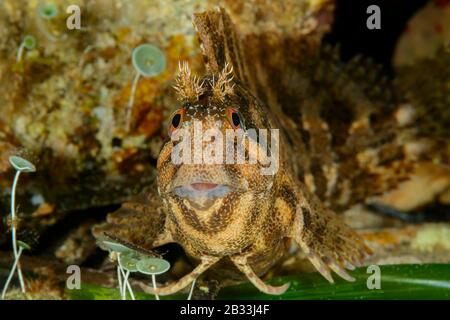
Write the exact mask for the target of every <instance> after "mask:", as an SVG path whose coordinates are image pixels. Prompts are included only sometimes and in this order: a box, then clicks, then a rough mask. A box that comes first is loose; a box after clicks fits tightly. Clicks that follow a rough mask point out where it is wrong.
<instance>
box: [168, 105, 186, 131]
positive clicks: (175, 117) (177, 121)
mask: <svg viewBox="0 0 450 320" xmlns="http://www.w3.org/2000/svg"><path fill="white" fill-rule="evenodd" d="M183 115H184V108H181V109H178V110H177V111H175V112H174V113H173V114H172V119H171V120H170V127H169V134H172V133H173V132H174V131H175V130H176V129H178V128H179V127H180V125H181V122H182V121H183Z"/></svg>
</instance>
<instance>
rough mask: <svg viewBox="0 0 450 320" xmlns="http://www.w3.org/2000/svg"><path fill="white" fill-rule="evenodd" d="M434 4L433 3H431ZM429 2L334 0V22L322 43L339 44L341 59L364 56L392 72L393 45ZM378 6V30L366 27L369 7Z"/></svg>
mask: <svg viewBox="0 0 450 320" xmlns="http://www.w3.org/2000/svg"><path fill="white" fill-rule="evenodd" d="M430 1H433V0H430ZM427 2H428V0H336V15H335V22H334V26H333V28H332V31H331V33H329V34H328V35H327V36H326V37H325V41H326V42H329V43H332V44H337V43H340V44H341V54H342V58H343V59H344V60H348V59H349V58H351V57H353V56H355V55H356V54H359V53H361V54H363V55H364V56H368V57H372V58H373V59H374V60H375V61H376V62H378V63H381V64H383V65H384V67H385V68H386V71H388V72H391V71H392V69H391V60H392V56H393V54H394V50H395V45H396V43H397V40H398V38H399V36H400V35H401V33H402V32H403V30H404V28H405V25H406V23H407V22H408V20H409V19H410V18H411V17H412V16H413V15H414V14H415V13H416V12H417V11H418V10H420V9H421V8H422V7H424V6H425V5H426V4H427ZM373 4H374V5H378V6H379V7H380V10H381V29H379V30H377V29H374V30H369V29H368V28H367V27H366V21H367V18H368V17H369V16H370V14H367V13H366V10H367V7H368V6H370V5H373Z"/></svg>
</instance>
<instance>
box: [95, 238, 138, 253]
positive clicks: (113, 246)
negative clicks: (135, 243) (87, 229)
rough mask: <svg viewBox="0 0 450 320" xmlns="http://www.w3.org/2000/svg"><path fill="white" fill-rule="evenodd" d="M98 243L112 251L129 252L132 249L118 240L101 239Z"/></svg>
mask: <svg viewBox="0 0 450 320" xmlns="http://www.w3.org/2000/svg"><path fill="white" fill-rule="evenodd" d="M100 245H103V247H106V249H108V250H111V251H114V252H120V253H124V252H130V251H133V249H131V248H129V247H127V246H124V245H123V244H121V243H118V242H114V241H111V240H103V241H102V242H101V243H100Z"/></svg>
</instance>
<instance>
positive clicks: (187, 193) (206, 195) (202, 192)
mask: <svg viewBox="0 0 450 320" xmlns="http://www.w3.org/2000/svg"><path fill="white" fill-rule="evenodd" d="M231 191H232V188H231V187H230V186H228V185H225V184H217V183H211V182H195V183H190V184H186V185H182V186H178V187H175V188H174V189H173V193H174V194H175V195H177V196H178V197H180V198H186V199H187V200H189V202H190V203H191V204H192V205H193V206H194V207H196V208H198V209H205V208H208V207H210V206H211V205H212V204H213V203H214V201H215V200H216V199H220V198H225V197H226V196H227V195H228V194H229V193H230V192H231Z"/></svg>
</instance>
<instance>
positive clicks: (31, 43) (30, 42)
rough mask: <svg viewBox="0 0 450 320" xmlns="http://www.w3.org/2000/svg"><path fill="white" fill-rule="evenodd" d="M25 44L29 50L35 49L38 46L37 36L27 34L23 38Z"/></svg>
mask: <svg viewBox="0 0 450 320" xmlns="http://www.w3.org/2000/svg"><path fill="white" fill-rule="evenodd" d="M23 46H24V47H25V48H27V49H28V50H33V49H34V48H35V47H36V38H35V37H33V36H30V35H28V36H25V37H24V38H23Z"/></svg>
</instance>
